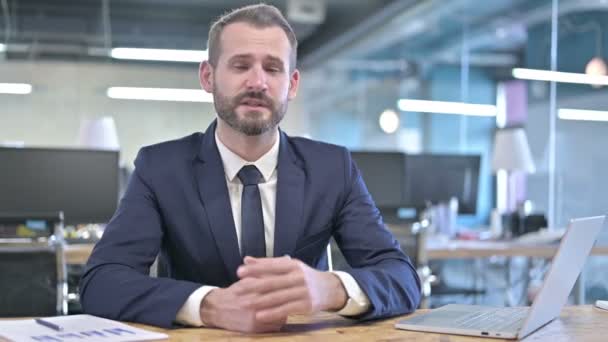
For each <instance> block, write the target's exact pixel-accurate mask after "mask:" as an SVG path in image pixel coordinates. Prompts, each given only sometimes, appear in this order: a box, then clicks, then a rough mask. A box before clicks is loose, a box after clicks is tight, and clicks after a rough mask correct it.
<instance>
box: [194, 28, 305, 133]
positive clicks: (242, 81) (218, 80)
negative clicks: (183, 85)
mask: <svg viewBox="0 0 608 342" xmlns="http://www.w3.org/2000/svg"><path fill="white" fill-rule="evenodd" d="M220 46H221V51H220V55H219V59H218V61H217V65H216V67H215V68H212V67H211V66H210V65H209V64H208V63H203V64H202V66H201V75H200V77H201V84H202V85H203V88H204V89H205V90H207V91H209V92H212V93H213V99H214V102H215V110H216V111H217V113H218V115H219V117H220V118H221V119H222V120H223V121H225V122H226V123H227V124H228V125H229V126H231V127H232V128H233V129H235V130H237V131H239V132H242V133H244V134H246V135H249V136H253V135H260V134H262V133H264V132H267V131H269V130H271V129H273V128H275V127H276V126H277V125H278V124H279V122H280V121H281V120H282V119H283V117H284V116H285V112H286V111H287V102H288V101H289V100H291V99H293V98H294V97H295V95H296V92H297V86H298V81H299V73H298V71H297V70H295V71H293V72H290V71H289V56H290V53H291V46H290V44H289V40H288V39H287V36H286V34H285V32H284V31H283V30H282V29H281V28H279V27H269V28H262V29H259V28H255V27H253V26H251V25H249V24H246V23H233V24H229V25H228V26H226V27H225V28H224V30H223V32H222V34H221V37H220Z"/></svg>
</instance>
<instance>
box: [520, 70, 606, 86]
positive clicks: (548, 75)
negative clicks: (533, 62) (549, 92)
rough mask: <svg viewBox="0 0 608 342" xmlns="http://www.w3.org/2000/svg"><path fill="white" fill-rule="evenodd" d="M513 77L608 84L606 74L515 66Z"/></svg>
mask: <svg viewBox="0 0 608 342" xmlns="http://www.w3.org/2000/svg"><path fill="white" fill-rule="evenodd" d="M512 73H513V77H515V78H517V79H520V80H532V81H548V82H561V83H577V84H591V85H608V76H602V75H587V74H578V73H573V72H561V71H551V70H539V69H524V68H515V69H513V71H512Z"/></svg>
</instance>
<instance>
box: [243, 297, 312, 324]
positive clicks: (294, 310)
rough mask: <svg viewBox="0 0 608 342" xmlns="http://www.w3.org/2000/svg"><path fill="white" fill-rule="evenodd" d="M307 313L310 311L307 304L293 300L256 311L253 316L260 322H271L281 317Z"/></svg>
mask: <svg viewBox="0 0 608 342" xmlns="http://www.w3.org/2000/svg"><path fill="white" fill-rule="evenodd" d="M307 313H310V308H309V304H308V303H307V302H305V301H295V302H289V303H286V304H284V305H281V306H279V307H276V308H271V309H267V310H262V311H258V312H257V313H256V314H255V318H256V320H258V321H260V322H273V321H277V320H279V319H281V317H285V316H289V315H295V314H307Z"/></svg>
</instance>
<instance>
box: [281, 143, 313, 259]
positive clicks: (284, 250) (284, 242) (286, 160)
mask: <svg viewBox="0 0 608 342" xmlns="http://www.w3.org/2000/svg"><path fill="white" fill-rule="evenodd" d="M280 139H281V141H280V147H279V162H278V165H277V177H278V179H277V198H276V210H275V228H274V256H283V255H285V254H289V255H291V254H292V253H293V251H294V250H295V245H296V241H297V239H298V236H299V235H300V232H301V230H302V228H303V227H302V211H303V209H302V208H303V206H304V203H303V202H304V186H305V181H306V175H305V173H304V169H303V167H302V165H300V164H299V163H298V160H297V158H296V155H295V153H294V152H293V151H292V149H291V146H290V145H289V142H288V141H287V139H288V138H287V136H286V135H285V134H284V133H283V132H280Z"/></svg>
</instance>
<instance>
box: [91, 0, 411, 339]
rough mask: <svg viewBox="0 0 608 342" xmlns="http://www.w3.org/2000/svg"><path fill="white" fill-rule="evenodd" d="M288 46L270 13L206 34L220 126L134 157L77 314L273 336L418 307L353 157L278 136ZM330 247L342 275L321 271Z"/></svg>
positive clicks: (292, 56)
mask: <svg viewBox="0 0 608 342" xmlns="http://www.w3.org/2000/svg"><path fill="white" fill-rule="evenodd" d="M296 49H297V41H296V38H295V35H294V33H293V31H292V29H291V27H290V26H289V24H288V23H287V21H286V20H285V18H284V17H283V16H282V15H281V13H280V12H279V11H278V10H277V9H276V8H274V7H272V6H267V5H253V6H247V7H243V8H241V9H238V10H235V11H233V12H231V13H229V14H227V15H225V16H224V17H222V18H220V19H219V20H218V21H217V22H216V23H215V24H214V25H213V26H212V27H211V29H210V32H209V41H208V51H209V60H208V61H204V62H203V63H202V64H201V67H200V72H199V76H200V82H201V85H202V87H203V88H204V89H205V90H206V91H208V92H211V93H213V97H214V102H215V109H216V111H217V120H216V121H215V122H213V123H212V124H211V125H210V126H209V128H207V130H206V132H205V133H195V134H193V135H191V136H188V137H185V138H182V139H179V140H175V141H169V142H165V143H160V144H157V145H153V146H148V147H145V148H142V149H141V151H140V152H139V154H138V156H137V158H136V160H135V171H134V173H133V175H132V177H131V180H130V182H129V185H128V188H127V190H126V193H125V195H124V197H123V198H122V200H121V203H120V206H119V208H118V210H117V211H116V214H115V215H114V217H113V218H112V219H111V221H110V222H109V224H108V226H107V228H106V230H105V233H104V235H103V237H102V239H101V240H100V241H99V242H98V243H97V245H96V246H95V249H94V250H93V253H92V255H91V257H90V259H89V261H88V263H87V267H86V270H85V273H84V275H83V278H82V281H81V287H80V290H81V301H82V306H83V309H84V311H85V312H87V313H91V314H94V315H99V316H104V317H109V318H113V319H118V320H125V321H134V322H141V323H146V324H152V325H157V326H161V327H171V326H173V325H174V324H175V323H180V324H184V325H191V326H211V327H219V328H224V329H229V330H237V331H244V332H267V331H277V330H279V329H280V328H281V327H282V326H283V325H284V324H285V322H286V319H287V317H288V316H289V315H292V314H307V313H313V312H317V311H323V310H324V311H334V312H338V313H339V314H341V315H343V316H347V317H353V318H355V319H361V320H365V319H374V318H380V317H386V316H391V315H397V314H403V313H408V312H411V311H413V310H415V309H416V307H417V306H418V303H419V300H420V283H419V279H418V277H417V275H416V271H415V269H414V267H413V266H412V264H411V263H410V261H409V259H408V258H407V257H406V256H405V255H404V254H403V252H402V251H401V250H400V248H399V245H398V243H397V242H396V241H395V239H394V238H393V236H392V235H391V234H390V232H389V231H388V230H387V229H386V228H385V226H384V224H383V222H382V218H381V216H380V214H379V211H378V209H377V208H376V207H375V205H374V203H373V201H372V199H371V197H370V195H369V193H368V191H367V189H366V188H365V185H364V183H363V180H362V179H361V176H360V174H359V171H358V169H357V168H356V166H355V164H354V163H353V161H352V160H351V157H350V154H349V152H348V151H347V150H346V149H344V148H342V147H338V146H334V145H329V144H324V143H320V142H315V141H312V140H308V139H303V138H293V137H289V136H287V135H286V134H285V133H283V132H282V131H281V130H279V128H278V124H279V122H280V121H281V119H282V118H283V116H284V115H285V112H286V110H287V102H288V101H289V100H291V99H293V98H294V97H295V96H296V93H297V89H298V84H299V81H300V74H299V72H298V70H297V69H296V68H295V62H296ZM331 236H333V237H335V239H336V241H337V243H338V245H339V247H340V249H341V251H342V252H343V254H344V256H345V258H346V260H347V261H348V263H349V265H350V266H351V267H352V269H349V270H348V271H347V272H326V271H324V269H326V265H327V260H326V255H325V251H326V246H327V244H328V241H329V239H330V237H331ZM157 255H159V269H160V270H161V272H159V275H161V276H160V277H158V278H152V277H149V276H148V273H149V268H150V266H151V264H152V263H153V261H154V259H155V258H156V256H157Z"/></svg>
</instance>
